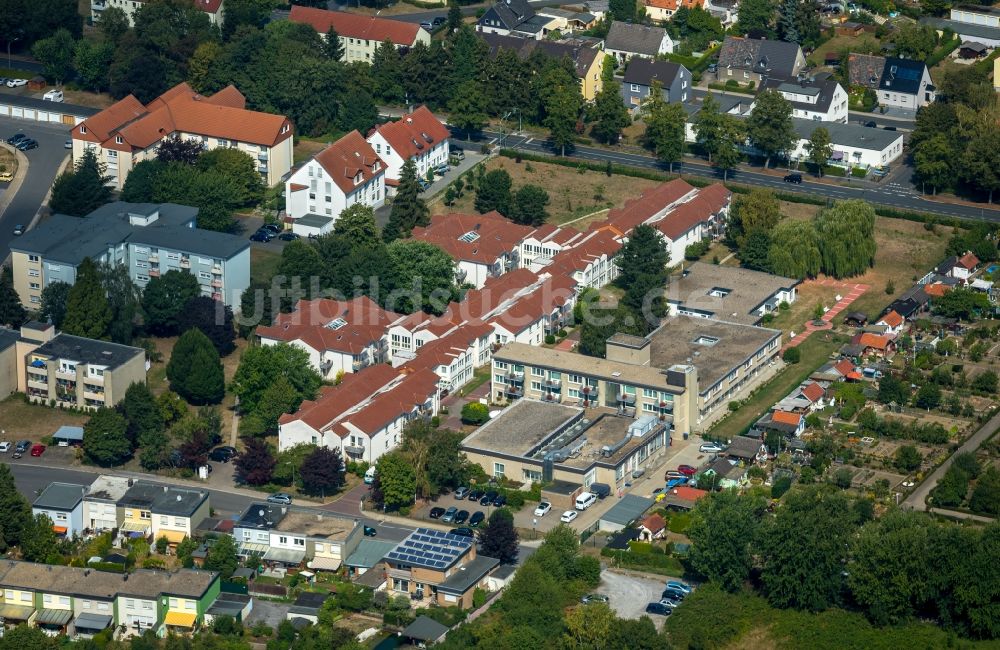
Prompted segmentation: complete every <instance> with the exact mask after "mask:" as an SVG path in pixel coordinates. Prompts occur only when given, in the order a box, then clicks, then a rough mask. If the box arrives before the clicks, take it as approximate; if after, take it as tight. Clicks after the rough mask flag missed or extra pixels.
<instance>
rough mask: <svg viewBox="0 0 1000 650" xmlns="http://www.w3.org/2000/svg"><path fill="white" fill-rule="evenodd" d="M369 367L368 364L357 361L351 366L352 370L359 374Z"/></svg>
mask: <svg viewBox="0 0 1000 650" xmlns="http://www.w3.org/2000/svg"><path fill="white" fill-rule="evenodd" d="M367 367H368V364H367V363H365V362H364V361H355V362H354V363H352V364H351V369H352V370H353V371H354V372H358V371H359V370H361V369H362V368H367Z"/></svg>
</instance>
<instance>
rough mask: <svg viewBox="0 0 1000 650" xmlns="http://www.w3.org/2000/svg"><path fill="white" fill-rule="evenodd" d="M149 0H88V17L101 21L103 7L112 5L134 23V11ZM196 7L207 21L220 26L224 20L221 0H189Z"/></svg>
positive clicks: (224, 11) (223, 5) (130, 22)
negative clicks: (205, 16) (206, 17)
mask: <svg viewBox="0 0 1000 650" xmlns="http://www.w3.org/2000/svg"><path fill="white" fill-rule="evenodd" d="M148 1H149V0H90V18H91V20H92V21H93V22H94V23H99V22H101V14H103V13H104V10H105V9H110V8H111V7H114V8H116V9H121V10H122V11H123V12H125V17H126V18H128V22H129V24H130V25H134V24H135V13H136V12H137V11H139V9H141V8H142V7H143V6H144V5H145V4H146V3H147V2H148ZM191 3H192V4H194V5H195V6H196V7H198V9H200V10H201V11H202V12H204V13H205V15H207V16H208V21H209V22H210V23H212V24H213V25H218V26H219V27H222V23H223V21H224V20H225V14H226V8H225V3H224V2H223V0H191Z"/></svg>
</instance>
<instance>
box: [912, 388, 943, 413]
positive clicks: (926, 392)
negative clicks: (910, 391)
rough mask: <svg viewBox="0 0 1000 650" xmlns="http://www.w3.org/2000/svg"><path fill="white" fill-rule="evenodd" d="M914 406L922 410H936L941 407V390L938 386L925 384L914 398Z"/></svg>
mask: <svg viewBox="0 0 1000 650" xmlns="http://www.w3.org/2000/svg"><path fill="white" fill-rule="evenodd" d="M913 405H914V406H916V407H917V408H922V409H936V408H937V407H939V406H940V405H941V389H940V388H938V386H937V384H933V383H930V382H928V383H926V384H924V385H923V386H921V387H920V389H919V390H918V391H917V394H916V395H915V396H914V397H913Z"/></svg>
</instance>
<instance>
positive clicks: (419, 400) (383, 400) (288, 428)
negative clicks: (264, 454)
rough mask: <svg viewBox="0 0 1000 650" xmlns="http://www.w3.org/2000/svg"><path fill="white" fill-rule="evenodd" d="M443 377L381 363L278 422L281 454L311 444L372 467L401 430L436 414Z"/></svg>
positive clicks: (348, 377) (324, 391)
mask: <svg viewBox="0 0 1000 650" xmlns="http://www.w3.org/2000/svg"><path fill="white" fill-rule="evenodd" d="M438 382H439V377H438V376H437V375H436V374H434V373H433V372H431V371H430V370H426V369H418V370H415V371H409V370H408V369H393V368H392V367H390V366H388V365H385V364H379V365H375V366H371V367H369V368H365V369H364V370H362V371H361V372H357V373H351V374H349V375H345V376H344V378H343V380H342V381H341V383H340V384H339V385H338V386H324V387H323V388H322V389H320V394H319V396H318V397H317V398H316V400H315V401H311V400H308V401H305V402H303V403H302V404H301V405H300V406H299V408H298V410H297V411H295V412H294V413H287V414H285V415H282V416H281V418H280V419H279V420H278V449H279V450H285V449H288V448H289V447H293V446H295V445H299V444H312V445H317V446H322V447H327V448H329V449H334V450H337V451H339V452H340V453H341V454H343V455H344V458H345V459H347V460H358V461H361V460H363V461H365V462H367V463H369V464H374V463H375V462H376V461H377V460H378V458H379V457H380V456H381V455H382V454H384V453H385V452H387V451H389V450H390V449H393V448H395V446H396V445H397V444H399V439H400V436H401V435H402V431H403V428H404V427H405V426H406V424H407V423H408V422H410V421H411V420H413V419H414V418H418V417H425V416H426V417H432V416H434V415H437V413H438V409H439V408H440V390H439V389H438Z"/></svg>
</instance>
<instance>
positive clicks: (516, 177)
mask: <svg viewBox="0 0 1000 650" xmlns="http://www.w3.org/2000/svg"><path fill="white" fill-rule="evenodd" d="M500 168H502V169H506V170H507V173H508V174H510V176H511V180H512V181H513V183H512V189H513V191H517V189H518V188H519V187H521V186H522V185H525V184H528V183H531V184H534V185H538V186H540V187H543V188H545V191H546V192H548V193H549V207H548V211H549V222H551V223H559V224H562V223H566V222H569V221H574V220H576V219H580V218H581V217H586V216H588V215H593V213H595V212H600V211H602V210H607V209H608V208H613V207H618V206H621V205H622V204H623V203H625V201H626V200H627V199H632V198H635V197H637V196H639V194H641V193H642V192H643V191H644V190H647V189H649V188H651V187H654V186H655V185H657V184H658V183H657V182H656V181H650V180H646V179H644V178H633V177H631V176H612V177H610V178H609V177H608V176H607V175H606V174H604V173H602V172H593V171H583V172H581V171H580V170H578V169H573V168H570V167H563V166H561V165H550V164H547V163H539V162H527V161H525V162H522V163H517V162H514V161H513V160H511V159H509V158H494V159H492V160H490V161H489V162H487V163H486V171H492V170H494V169H500ZM475 199H476V195H475V192H469V191H466V192H465V193H464V195H463V196H462V197H461V198H459V199H458V200H456V201H455V203H454V205H451V206H446V205H444V203H442V202H437V203H435V204H434V205H433V206H431V210H432V211H433V213H434V214H447V213H450V212H458V213H466V214H468V213H474V212H475V209H474V208H473V204H474V203H475ZM602 216H603V215H597V216H594V217H592V218H591V219H588V220H586V221H580V222H577V223H574V224H573V227H576V228H580V227H584V228H585V227H586V225H587V223H589V222H590V221H592V220H594V219H598V218H601V217H602Z"/></svg>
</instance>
